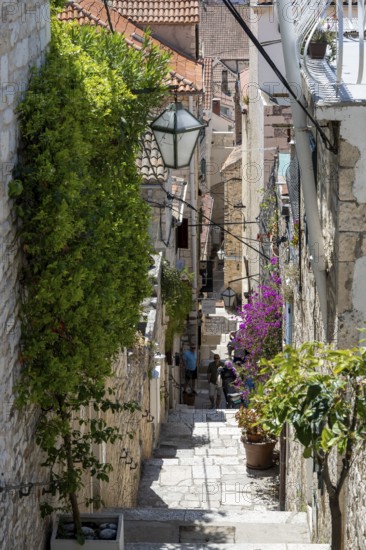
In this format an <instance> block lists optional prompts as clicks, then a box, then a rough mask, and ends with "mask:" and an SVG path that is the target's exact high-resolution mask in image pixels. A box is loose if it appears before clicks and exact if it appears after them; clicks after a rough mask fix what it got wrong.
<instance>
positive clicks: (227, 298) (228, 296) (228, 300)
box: [221, 286, 236, 309]
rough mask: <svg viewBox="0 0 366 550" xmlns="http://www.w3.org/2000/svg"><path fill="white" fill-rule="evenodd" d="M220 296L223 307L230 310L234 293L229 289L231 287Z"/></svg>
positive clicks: (233, 300)
mask: <svg viewBox="0 0 366 550" xmlns="http://www.w3.org/2000/svg"><path fill="white" fill-rule="evenodd" d="M221 296H222V299H223V300H224V306H225V307H226V309H231V308H232V307H233V306H234V304H235V300H236V292H235V291H234V290H233V289H232V288H231V286H228V287H227V288H226V289H225V290H224V292H223V293H222V294H221Z"/></svg>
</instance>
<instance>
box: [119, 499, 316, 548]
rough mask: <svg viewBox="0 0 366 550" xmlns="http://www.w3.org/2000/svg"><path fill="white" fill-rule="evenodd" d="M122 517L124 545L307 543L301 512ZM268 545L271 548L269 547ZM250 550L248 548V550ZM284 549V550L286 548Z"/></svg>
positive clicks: (128, 513) (143, 512)
mask: <svg viewBox="0 0 366 550" xmlns="http://www.w3.org/2000/svg"><path fill="white" fill-rule="evenodd" d="M118 511H119V512H122V513H123V514H124V531H125V542H126V543H145V542H149V543H160V544H167V543H169V544H178V543H191V544H192V543H193V544H196V545H197V544H198V545H203V544H204V545H207V543H210V545H209V548H214V546H212V543H213V544H218V545H219V544H230V545H234V544H248V543H251V544H267V545H270V546H268V549H269V548H271V550H275V544H279V543H280V544H290V543H291V544H293V548H294V550H295V548H296V550H299V548H300V545H301V544H308V543H309V542H310V540H309V534H308V525H307V516H306V514H305V513H295V512H270V511H245V512H240V513H235V512H229V511H228V512H226V513H220V512H214V511H212V510H184V509H181V510H179V509H166V508H160V509H154V508H135V509H124V510H120V509H118ZM271 545H272V546H271ZM249 548H250V547H249ZM287 550H288V549H287Z"/></svg>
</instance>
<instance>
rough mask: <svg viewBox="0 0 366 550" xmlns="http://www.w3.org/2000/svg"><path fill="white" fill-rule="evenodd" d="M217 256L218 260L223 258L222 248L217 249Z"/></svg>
mask: <svg viewBox="0 0 366 550" xmlns="http://www.w3.org/2000/svg"><path fill="white" fill-rule="evenodd" d="M217 257H218V259H219V260H220V261H221V260H225V252H224V250H223V249H222V248H220V249H219V250H218V251H217Z"/></svg>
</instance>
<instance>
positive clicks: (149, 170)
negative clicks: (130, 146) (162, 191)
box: [137, 130, 168, 184]
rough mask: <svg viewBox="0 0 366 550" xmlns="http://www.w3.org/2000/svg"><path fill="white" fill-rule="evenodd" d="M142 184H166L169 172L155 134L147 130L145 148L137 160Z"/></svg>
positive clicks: (144, 141) (144, 140)
mask: <svg viewBox="0 0 366 550" xmlns="http://www.w3.org/2000/svg"><path fill="white" fill-rule="evenodd" d="M137 166H138V168H139V170H140V173H141V176H142V183H150V184H151V183H158V182H159V183H165V182H166V181H167V179H168V170H167V169H166V168H165V165H164V162H163V159H162V157H161V155H160V151H159V149H158V145H157V143H156V141H155V138H154V134H153V133H152V131H151V130H147V132H146V133H145V135H144V137H143V146H142V149H141V151H140V154H139V156H138V159H137Z"/></svg>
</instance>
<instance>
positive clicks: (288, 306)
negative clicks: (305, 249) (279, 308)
mask: <svg viewBox="0 0 366 550" xmlns="http://www.w3.org/2000/svg"><path fill="white" fill-rule="evenodd" d="M285 323H286V325H285V344H286V345H287V346H290V345H292V326H293V303H292V302H286V303H285ZM288 442H289V428H288V425H287V424H286V425H285V426H284V428H283V430H282V432H281V436H280V490H279V500H280V510H281V511H283V510H286V473H287V457H288V455H289V449H288V444H289V443H288Z"/></svg>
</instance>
